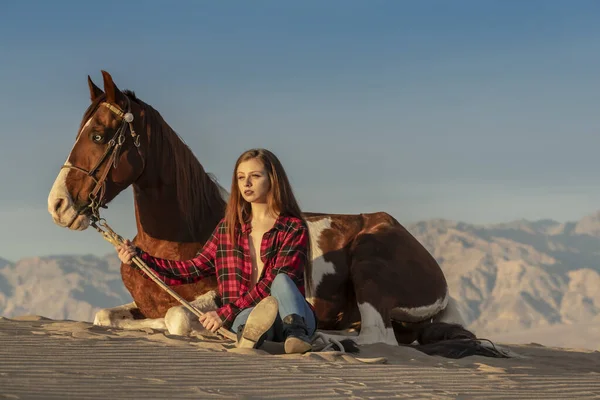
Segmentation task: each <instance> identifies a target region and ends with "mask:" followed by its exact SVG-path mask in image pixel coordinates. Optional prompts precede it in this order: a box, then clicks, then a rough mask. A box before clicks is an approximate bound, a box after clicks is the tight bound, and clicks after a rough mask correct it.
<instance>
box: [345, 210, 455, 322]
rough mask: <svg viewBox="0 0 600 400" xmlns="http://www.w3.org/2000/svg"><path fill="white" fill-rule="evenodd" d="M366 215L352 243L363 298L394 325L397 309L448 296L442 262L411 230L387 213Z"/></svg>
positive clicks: (355, 274) (354, 270)
mask: <svg viewBox="0 0 600 400" xmlns="http://www.w3.org/2000/svg"><path fill="white" fill-rule="evenodd" d="M363 217H364V218H365V223H364V226H365V229H363V230H362V231H361V232H360V233H359V235H358V236H357V237H356V239H355V241H354V243H353V245H352V247H351V255H352V259H353V264H352V267H351V268H352V278H353V280H354V281H355V282H361V284H360V285H357V298H358V301H359V302H361V303H362V302H368V303H370V304H371V305H372V306H373V307H374V308H375V309H376V310H378V311H379V312H380V314H381V315H382V317H383V320H384V322H385V323H386V326H390V325H391V317H392V315H391V313H392V310H393V309H395V308H397V307H402V308H408V309H411V308H418V307H423V306H427V305H431V304H434V303H435V302H436V301H439V300H440V299H441V298H443V297H444V296H446V291H447V283H446V279H445V277H444V274H443V273H442V271H441V269H440V267H439V264H438V263H437V261H436V260H435V259H434V258H433V257H432V256H431V254H429V252H427V250H426V249H425V248H424V247H423V246H422V245H421V244H420V243H419V241H418V240H417V239H416V238H415V237H414V236H412V235H411V234H410V232H408V230H406V229H405V228H404V227H403V226H402V225H400V224H399V223H398V222H397V221H396V220H395V219H394V218H393V217H391V216H390V215H388V214H387V213H374V214H363ZM420 319H421V320H422V319H424V317H421V318H420Z"/></svg>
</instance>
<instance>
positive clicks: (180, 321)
mask: <svg viewBox="0 0 600 400" xmlns="http://www.w3.org/2000/svg"><path fill="white" fill-rule="evenodd" d="M216 297H217V292H215V291H214V290H211V291H210V292H207V293H204V294H203V295H201V296H198V297H197V298H196V299H195V300H194V301H192V302H191V303H190V304H191V305H193V306H194V307H195V308H196V309H198V310H200V311H202V312H207V311H214V310H216V309H217V308H218V307H217V303H216ZM165 325H166V327H167V330H168V331H169V333H170V334H172V335H179V336H203V335H207V334H209V332H208V331H207V330H206V329H204V327H203V326H202V324H201V323H200V321H199V320H198V317H197V316H196V315H195V314H194V313H192V312H191V311H190V310H188V309H187V308H186V307H184V306H175V307H171V308H170V309H169V310H168V311H167V314H166V315H165Z"/></svg>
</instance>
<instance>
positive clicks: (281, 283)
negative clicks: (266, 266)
mask: <svg viewBox="0 0 600 400" xmlns="http://www.w3.org/2000/svg"><path fill="white" fill-rule="evenodd" d="M290 287H296V285H295V284H294V281H292V278H290V277H289V276H288V275H287V274H277V275H275V279H273V283H271V291H277V290H278V289H289V288H290Z"/></svg>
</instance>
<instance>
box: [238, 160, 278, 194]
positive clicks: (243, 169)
mask: <svg viewBox="0 0 600 400" xmlns="http://www.w3.org/2000/svg"><path fill="white" fill-rule="evenodd" d="M236 174H237V182H238V188H239V189H240V193H241V194H242V197H243V198H244V200H246V201H247V202H249V203H266V202H267V199H268V195H269V191H270V190H271V181H270V180H269V174H268V173H267V171H266V170H265V166H264V165H263V163H262V161H260V160H258V159H256V158H251V159H250V160H246V161H243V162H241V163H240V165H238V168H237V171H236Z"/></svg>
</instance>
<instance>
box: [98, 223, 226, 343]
mask: <svg viewBox="0 0 600 400" xmlns="http://www.w3.org/2000/svg"><path fill="white" fill-rule="evenodd" d="M91 225H92V227H94V229H96V230H97V231H98V232H100V234H101V235H102V237H104V239H106V240H107V241H108V242H110V243H111V244H112V245H113V246H118V245H120V244H123V242H124V240H123V238H122V237H121V236H120V235H118V234H117V233H116V232H115V231H113V230H112V228H111V227H110V226H108V224H107V223H106V220H105V219H104V218H99V219H96V218H94V219H92V223H91ZM132 262H133V263H134V264H135V265H136V266H138V267H139V268H140V269H141V270H142V271H144V273H145V274H146V275H147V276H148V277H149V278H150V279H152V280H153V281H154V282H155V283H156V284H157V285H158V286H160V287H161V288H162V289H164V290H165V291H166V292H167V293H169V294H170V295H171V296H172V297H173V298H175V300H177V301H179V302H180V303H181V304H182V305H183V306H184V307H185V308H187V309H188V310H190V311H191V312H192V313H194V314H195V315H196V316H197V317H201V316H202V315H204V313H203V312H202V311H200V310H198V309H197V308H196V307H194V306H193V305H191V304H190V303H188V302H187V301H186V300H185V299H184V298H183V297H181V296H180V295H178V294H177V293H176V292H175V291H173V289H171V288H170V287H169V286H167V284H166V283H164V282H163V281H161V280H160V279H159V278H158V277H157V276H156V275H155V274H154V273H153V271H152V269H150V268H149V267H148V266H147V265H146V263H145V262H144V261H143V260H142V259H141V258H140V257H138V256H134V257H133V258H132ZM217 333H219V334H221V335H222V336H223V337H225V338H226V339H229V340H232V341H234V342H235V341H237V336H236V335H235V334H234V333H233V332H230V331H229V330H227V329H225V328H219V329H218V330H217Z"/></svg>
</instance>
